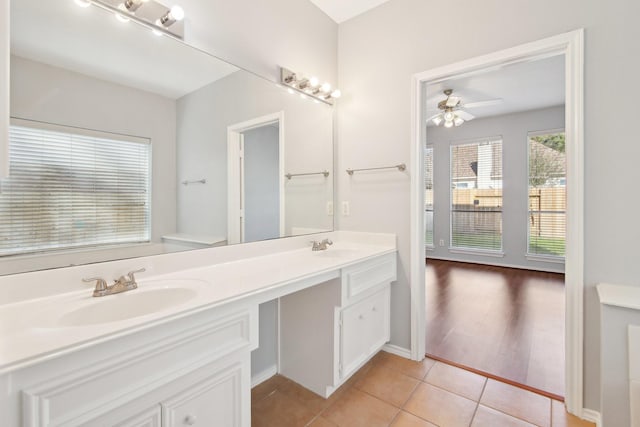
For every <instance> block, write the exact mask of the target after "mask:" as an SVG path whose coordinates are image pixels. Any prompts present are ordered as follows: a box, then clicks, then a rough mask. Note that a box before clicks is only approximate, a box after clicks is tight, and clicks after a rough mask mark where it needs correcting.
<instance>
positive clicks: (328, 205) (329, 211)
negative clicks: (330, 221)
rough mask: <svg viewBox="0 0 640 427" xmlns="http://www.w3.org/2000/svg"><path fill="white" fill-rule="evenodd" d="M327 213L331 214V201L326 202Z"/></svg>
mask: <svg viewBox="0 0 640 427" xmlns="http://www.w3.org/2000/svg"><path fill="white" fill-rule="evenodd" d="M327 215H333V202H327Z"/></svg>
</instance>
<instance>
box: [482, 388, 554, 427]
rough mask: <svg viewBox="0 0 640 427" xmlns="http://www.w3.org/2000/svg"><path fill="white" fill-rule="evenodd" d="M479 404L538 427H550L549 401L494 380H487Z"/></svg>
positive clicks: (546, 398)
mask: <svg viewBox="0 0 640 427" xmlns="http://www.w3.org/2000/svg"><path fill="white" fill-rule="evenodd" d="M480 403H481V404H483V405H485V406H488V407H490V408H493V409H497V410H498V411H500V412H504V413H505V414H508V415H511V416H514V417H516V418H520V419H522V420H525V421H528V422H530V423H533V424H535V425H538V426H542V427H549V426H550V425H551V399H549V398H548V397H544V396H541V395H539V394H535V393H532V392H530V391H527V390H524V389H521V388H518V387H514V386H512V385H509V384H505V383H501V382H499V381H495V380H491V379H490V380H488V381H487V385H486V387H485V389H484V392H483V393H482V397H481V398H480Z"/></svg>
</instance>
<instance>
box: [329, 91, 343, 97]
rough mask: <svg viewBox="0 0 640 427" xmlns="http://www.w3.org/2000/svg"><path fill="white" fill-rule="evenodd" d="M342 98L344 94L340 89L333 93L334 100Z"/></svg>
mask: <svg viewBox="0 0 640 427" xmlns="http://www.w3.org/2000/svg"><path fill="white" fill-rule="evenodd" d="M341 96H342V92H340V89H336V90H334V91H333V92H331V97H332V98H340V97H341Z"/></svg>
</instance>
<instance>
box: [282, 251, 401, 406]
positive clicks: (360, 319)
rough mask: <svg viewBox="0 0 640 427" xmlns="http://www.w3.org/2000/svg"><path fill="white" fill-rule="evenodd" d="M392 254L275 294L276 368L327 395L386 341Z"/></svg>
mask: <svg viewBox="0 0 640 427" xmlns="http://www.w3.org/2000/svg"><path fill="white" fill-rule="evenodd" d="M396 269H397V267H396V254H395V253H391V254H385V255H381V256H378V257H374V258H372V259H369V260H366V261H363V262H361V263H358V264H354V265H352V266H349V267H345V268H343V269H341V271H340V277H339V278H337V279H334V280H331V281H330V282H327V283H325V284H323V285H322V286H314V287H311V288H308V289H304V290H302V291H299V292H296V293H294V294H290V295H287V296H285V297H282V298H280V372H281V373H282V374H283V375H284V376H285V377H288V378H290V379H292V380H293V381H295V382H297V383H299V384H301V385H303V386H305V387H307V388H308V389H310V390H312V391H314V392H315V393H317V394H319V395H321V396H324V397H329V396H330V395H331V393H333V392H334V391H335V390H336V389H337V388H338V387H339V386H340V385H341V384H343V383H344V382H345V381H346V380H347V379H348V378H349V377H350V376H351V375H352V374H353V373H354V372H355V371H357V370H358V368H360V367H361V366H362V365H364V364H365V363H366V362H367V361H368V360H369V359H370V358H371V357H372V356H373V355H375V354H376V353H377V352H378V351H379V350H380V349H381V348H382V346H383V345H384V344H385V343H386V342H387V341H389V335H390V332H389V327H390V292H391V289H390V288H391V282H393V281H395V280H396Z"/></svg>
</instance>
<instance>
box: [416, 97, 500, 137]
mask: <svg viewBox="0 0 640 427" xmlns="http://www.w3.org/2000/svg"><path fill="white" fill-rule="evenodd" d="M444 94H445V96H446V99H443V100H442V101H440V102H438V109H439V110H440V112H438V114H436V115H434V116H431V117H429V119H428V120H427V121H431V122H433V124H435V125H436V126H440V125H441V124H443V125H444V127H446V128H450V127H453V126H460V125H461V124H463V123H464V122H468V121H469V120H473V119H474V118H475V116H474V115H473V114H471V113H469V112H467V111H465V109H466V108H477V107H487V106H490V105H494V104H499V103H501V102H502V99H492V100H489V101H480V102H472V103H469V104H462V98H461V97H459V96H453V95H452V94H453V89H446V90H445V91H444Z"/></svg>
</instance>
